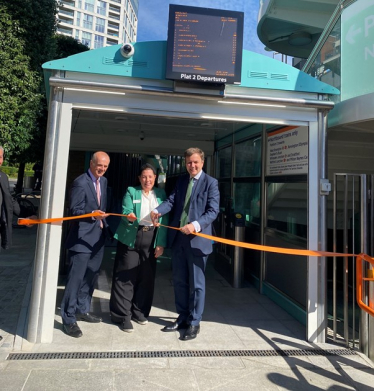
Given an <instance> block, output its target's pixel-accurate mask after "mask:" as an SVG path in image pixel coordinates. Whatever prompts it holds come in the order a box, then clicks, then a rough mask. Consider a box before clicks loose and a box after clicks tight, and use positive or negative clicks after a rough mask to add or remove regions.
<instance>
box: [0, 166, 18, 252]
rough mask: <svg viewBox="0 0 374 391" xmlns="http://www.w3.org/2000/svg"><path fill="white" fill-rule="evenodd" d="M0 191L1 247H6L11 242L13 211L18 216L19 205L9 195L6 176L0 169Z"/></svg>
mask: <svg viewBox="0 0 374 391" xmlns="http://www.w3.org/2000/svg"><path fill="white" fill-rule="evenodd" d="M0 191H1V194H2V199H3V202H2V205H0V236H1V247H2V248H3V249H8V248H9V247H10V246H11V244H12V224H13V213H14V214H15V215H16V216H18V215H19V213H20V207H19V205H18V203H17V201H16V200H15V199H14V198H13V197H12V196H11V194H10V188H9V179H8V176H7V175H6V174H4V173H3V172H2V171H0Z"/></svg>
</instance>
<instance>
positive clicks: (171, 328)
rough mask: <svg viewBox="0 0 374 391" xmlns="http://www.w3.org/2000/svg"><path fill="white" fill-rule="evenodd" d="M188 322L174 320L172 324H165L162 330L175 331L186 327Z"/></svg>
mask: <svg viewBox="0 0 374 391" xmlns="http://www.w3.org/2000/svg"><path fill="white" fill-rule="evenodd" d="M188 326H189V325H188V323H186V322H182V323H178V321H177V320H176V321H175V322H173V323H172V324H169V325H168V326H165V327H164V328H163V329H162V331H165V332H169V331H177V330H182V329H187V328H188Z"/></svg>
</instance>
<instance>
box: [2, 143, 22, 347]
mask: <svg viewBox="0 0 374 391" xmlns="http://www.w3.org/2000/svg"><path fill="white" fill-rule="evenodd" d="M3 162H4V148H3V147H2V146H1V145H0V167H1V166H2V165H3ZM13 213H14V214H15V215H17V216H18V215H19V213H20V208H19V205H18V203H17V202H16V201H15V200H14V198H13V197H12V196H11V194H10V188H9V179H8V176H7V175H6V174H4V173H3V172H1V171H0V238H1V247H2V248H3V249H4V250H7V249H8V248H9V247H10V246H11V244H12V224H13V221H12V220H13ZM0 252H1V248H0ZM2 339H3V337H2V336H1V335H0V341H2Z"/></svg>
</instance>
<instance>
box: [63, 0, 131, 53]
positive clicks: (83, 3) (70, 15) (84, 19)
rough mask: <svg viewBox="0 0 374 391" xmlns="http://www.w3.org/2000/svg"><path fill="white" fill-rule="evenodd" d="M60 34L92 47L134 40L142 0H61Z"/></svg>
mask: <svg viewBox="0 0 374 391" xmlns="http://www.w3.org/2000/svg"><path fill="white" fill-rule="evenodd" d="M59 4H60V6H59V10H58V15H57V17H58V22H57V33H58V34H64V35H68V36H71V37H73V38H75V39H77V40H79V41H80V42H82V43H83V44H84V45H86V46H88V47H89V48H90V49H97V48H101V47H103V46H110V45H117V44H119V43H123V42H135V41H136V34H137V26H138V7H139V0H105V1H103V0H61V1H59Z"/></svg>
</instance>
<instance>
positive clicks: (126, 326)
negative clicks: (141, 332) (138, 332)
mask: <svg viewBox="0 0 374 391" xmlns="http://www.w3.org/2000/svg"><path fill="white" fill-rule="evenodd" d="M119 328H120V329H121V330H122V331H124V332H125V333H132V332H133V331H134V327H133V326H132V323H131V320H130V319H125V320H124V321H123V322H122V323H121V324H120V325H119Z"/></svg>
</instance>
